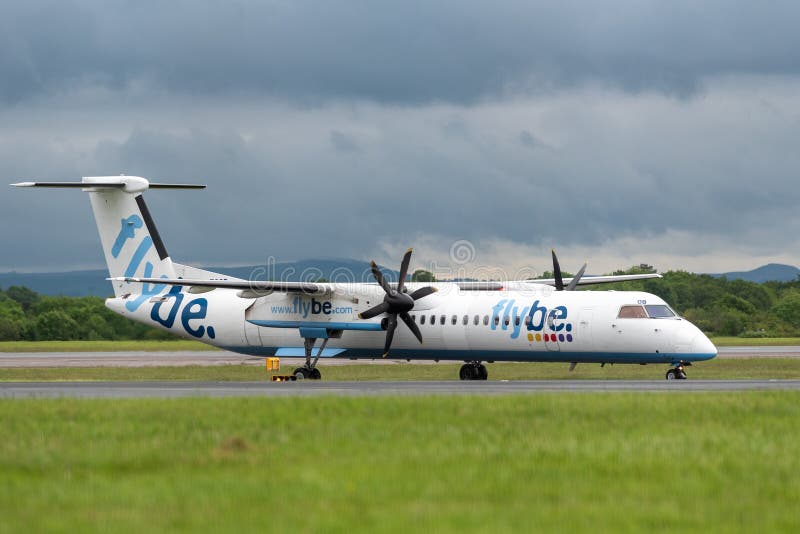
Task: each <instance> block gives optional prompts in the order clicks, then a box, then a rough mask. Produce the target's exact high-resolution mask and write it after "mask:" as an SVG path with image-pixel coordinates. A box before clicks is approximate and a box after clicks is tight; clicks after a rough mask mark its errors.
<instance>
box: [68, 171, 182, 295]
mask: <svg viewBox="0 0 800 534" xmlns="http://www.w3.org/2000/svg"><path fill="white" fill-rule="evenodd" d="M116 178H117V179H119V178H122V177H116ZM110 179H111V178H109V177H97V178H94V177H93V178H84V179H83V183H86V184H87V185H89V184H91V183H93V182H102V183H107V182H108V181H109V180H110ZM90 187H91V186H90ZM127 189H128V188H119V189H116V188H109V187H98V188H96V189H95V188H92V189H89V190H88V191H89V199H90V200H91V203H92V210H93V211H94V218H95V221H96V222H97V229H98V231H99V232H100V241H101V243H102V245H103V253H104V254H105V257H106V263H107V265H108V273H109V276H111V277H118V276H139V277H145V278H174V277H175V269H174V268H173V266H172V260H171V259H170V257H169V254H168V253H167V250H166V247H165V246H164V242H163V241H162V240H161V236H160V235H159V233H158V229H157V228H156V226H155V223H154V222H153V218H152V216H151V215H150V210H148V209H147V204H146V203H145V201H144V197H142V192H141V191H136V190H135V189H136V188H133V189H134V191H128V190H127ZM112 283H113V285H114V294H115V295H116V296H120V295H124V294H126V293H133V294H144V295H154V294H158V293H161V292H163V291H165V290H166V289H167V288H166V287H165V286H163V285H158V284H156V285H150V284H135V283H127V282H118V281H114V282H112ZM137 307H138V306H137Z"/></svg>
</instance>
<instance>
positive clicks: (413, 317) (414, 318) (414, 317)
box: [411, 315, 417, 323]
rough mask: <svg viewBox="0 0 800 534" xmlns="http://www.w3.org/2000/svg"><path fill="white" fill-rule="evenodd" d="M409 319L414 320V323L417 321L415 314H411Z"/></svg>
mask: <svg viewBox="0 0 800 534" xmlns="http://www.w3.org/2000/svg"><path fill="white" fill-rule="evenodd" d="M411 320H412V321H414V322H415V323H416V322H417V316H416V315H412V316H411Z"/></svg>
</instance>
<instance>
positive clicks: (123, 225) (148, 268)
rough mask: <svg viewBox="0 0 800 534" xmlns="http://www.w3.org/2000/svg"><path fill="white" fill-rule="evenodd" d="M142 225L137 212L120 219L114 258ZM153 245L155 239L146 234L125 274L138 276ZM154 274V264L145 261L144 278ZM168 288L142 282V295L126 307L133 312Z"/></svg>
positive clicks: (113, 248) (130, 301)
mask: <svg viewBox="0 0 800 534" xmlns="http://www.w3.org/2000/svg"><path fill="white" fill-rule="evenodd" d="M142 226H144V222H143V221H142V218H141V217H139V216H138V215H137V214H135V213H134V214H132V215H130V216H129V217H125V218H124V219H122V220H121V221H120V229H119V233H118V234H117V238H116V239H115V240H114V245H113V246H112V247H111V255H112V256H113V257H114V258H118V257H119V255H120V254H121V253H122V249H123V248H124V247H125V243H127V242H128V241H129V240H132V239H133V238H134V237H136V230H138V229H140V228H141V227H142ZM152 246H153V239H152V238H151V237H150V236H149V235H146V236H144V239H142V241H141V242H140V243H139V246H137V247H136V250H135V251H134V253H133V254H132V255H131V259H130V261H128V265H127V266H126V267H125V276H127V277H130V276H136V272H137V271H138V270H139V266H141V264H142V261H143V260H144V258H145V256H146V255H147V252H148V251H149V250H150V248H151V247H152ZM152 276H153V264H152V263H151V262H149V261H147V262H145V263H144V278H152ZM161 278H166V276H163V275H162V276H161ZM166 289H167V286H165V285H164V284H152V285H151V284H142V293H141V295H138V296H137V297H136V298H133V299H131V300H129V301H128V302H126V303H125V308H126V309H127V310H128V311H131V312H133V311H136V310H138V309H139V307H140V306H141V305H142V304H144V303H145V302H147V299H149V298H150V297H152V296H153V295H159V294H161V293H163V292H164V291H165V290H166Z"/></svg>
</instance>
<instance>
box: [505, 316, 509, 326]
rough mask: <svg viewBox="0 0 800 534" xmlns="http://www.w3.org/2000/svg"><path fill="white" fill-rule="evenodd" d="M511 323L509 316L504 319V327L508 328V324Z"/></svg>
mask: <svg viewBox="0 0 800 534" xmlns="http://www.w3.org/2000/svg"><path fill="white" fill-rule="evenodd" d="M509 322H510V319H509V318H508V315H506V316H505V317H503V324H504V325H506V326H508V323H509Z"/></svg>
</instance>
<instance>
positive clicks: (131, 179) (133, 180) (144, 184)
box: [11, 175, 206, 193]
mask: <svg viewBox="0 0 800 534" xmlns="http://www.w3.org/2000/svg"><path fill="white" fill-rule="evenodd" d="M11 185H13V186H14V187H55V188H59V189H83V190H86V191H96V190H98V189H119V190H122V191H125V192H127V193H141V192H142V191H145V190H147V189H205V187H206V186H205V185H201V184H159V183H150V182H149V181H148V180H147V179H146V178H141V177H139V176H124V175H123V176H85V177H84V178H83V180H82V181H80V182H19V183H16V184H11Z"/></svg>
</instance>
